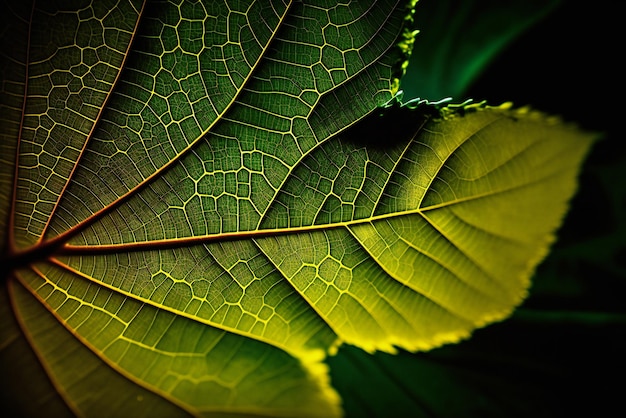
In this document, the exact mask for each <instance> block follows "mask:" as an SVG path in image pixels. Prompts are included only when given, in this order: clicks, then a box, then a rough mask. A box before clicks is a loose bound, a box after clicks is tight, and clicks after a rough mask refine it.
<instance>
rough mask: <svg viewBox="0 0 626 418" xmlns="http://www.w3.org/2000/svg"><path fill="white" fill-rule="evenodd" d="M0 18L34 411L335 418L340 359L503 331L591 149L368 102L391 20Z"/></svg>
mask: <svg viewBox="0 0 626 418" xmlns="http://www.w3.org/2000/svg"><path fill="white" fill-rule="evenodd" d="M107 3H110V4H107ZM3 14H4V15H5V16H8V18H7V23H8V24H10V25H11V29H10V32H5V36H4V37H3V44H2V45H3V49H2V52H3V54H4V57H3V58H4V61H3V67H2V85H3V89H2V91H3V95H2V103H1V104H2V106H3V107H2V118H1V120H0V122H1V123H2V125H1V126H2V131H1V132H2V133H1V134H2V147H3V148H2V151H3V154H2V158H3V161H2V162H3V163H5V164H3V167H2V171H1V172H0V174H1V177H0V185H1V190H2V193H3V196H6V199H3V200H2V203H1V211H2V212H0V215H2V218H1V222H2V229H1V230H2V250H3V255H2V262H3V269H4V271H3V280H4V283H3V290H2V292H3V296H2V297H3V300H5V301H6V302H3V303H4V306H3V312H4V311H7V312H6V314H5V315H4V316H6V317H7V319H6V324H5V320H4V319H3V327H2V330H3V331H2V335H1V336H0V337H1V339H0V341H1V345H0V347H2V361H3V364H10V363H11V362H14V361H16V359H18V358H19V359H20V361H22V362H25V361H27V360H26V359H28V361H31V362H32V361H33V358H37V361H38V362H39V363H40V364H37V365H33V366H32V367H29V369H26V370H27V371H28V373H32V375H33V379H36V380H37V382H36V386H35V387H36V391H37V393H41V394H44V395H45V396H49V397H50V398H49V399H50V400H49V401H46V402H49V404H50V405H53V407H54V408H55V411H58V413H59V414H61V413H70V412H71V413H74V414H76V415H85V416H97V415H98V414H99V413H100V412H101V411H103V410H107V411H108V413H107V415H112V416H122V415H128V414H130V415H132V416H157V415H162V416H176V415H181V416H186V415H192V416H210V417H221V416H249V415H255V416H298V417H300V416H303V417H306V416H311V417H313V416H320V417H328V416H337V415H340V414H341V408H340V400H339V397H338V395H337V394H336V393H335V391H334V389H333V388H332V387H331V386H330V384H329V378H328V373H327V366H326V365H325V364H324V363H323V362H322V360H323V359H324V358H325V357H326V356H327V355H328V354H333V353H335V352H336V351H337V349H338V347H339V346H340V345H341V344H343V343H349V344H352V345H355V346H358V347H360V348H363V349H365V350H367V351H370V352H373V351H376V350H381V351H387V352H391V353H393V352H395V350H396V347H400V348H403V349H407V350H411V351H416V350H427V349H430V348H433V347H436V346H439V345H441V344H444V343H449V342H456V341H459V340H460V339H462V338H466V337H467V336H469V334H470V333H471V331H472V330H474V329H475V328H476V327H479V326H483V325H485V324H487V323H490V322H493V321H496V320H500V319H503V318H505V317H506V316H508V315H509V314H510V313H511V311H512V310H513V309H514V307H515V306H517V305H518V304H519V303H520V302H521V300H522V299H523V298H524V296H525V294H526V290H527V288H528V285H529V280H530V276H531V274H532V272H533V270H534V268H535V266H536V264H537V263H538V262H539V261H540V260H541V258H542V257H543V256H544V255H545V253H546V252H547V250H548V246H549V244H550V243H551V242H552V241H553V239H554V230H555V229H556V228H557V227H558V226H559V223H560V220H561V218H562V216H563V214H564V212H565V210H566V207H567V201H568V199H569V198H570V197H571V196H572V194H573V193H574V191H575V179H576V175H577V171H578V167H579V165H580V162H581V161H582V159H583V157H584V155H585V153H586V152H587V150H588V148H589V146H590V144H591V142H592V138H593V136H592V135H591V134H587V133H582V132H580V131H579V130H577V129H575V128H573V127H570V126H568V125H564V124H562V123H561V122H559V121H557V120H555V119H551V118H548V117H546V116H545V115H542V114H540V113H536V112H532V111H530V110H527V109H517V110H512V109H511V108H510V106H500V107H488V106H484V105H481V104H476V105H463V106H448V107H443V106H442V105H434V104H428V103H419V104H417V105H415V106H413V105H405V106H402V105H400V104H399V103H398V102H396V101H394V100H391V99H392V98H393V97H394V94H395V93H396V90H397V86H398V77H399V76H400V75H401V71H402V70H401V69H402V65H403V62H404V61H405V60H406V58H407V52H408V50H409V49H410V44H411V36H412V32H411V28H410V25H408V23H409V22H410V21H411V7H410V5H409V6H407V5H405V4H404V3H402V4H395V3H394V2H390V3H383V2H381V3H376V4H365V3H358V4H350V5H349V6H347V5H344V4H343V3H337V4H330V5H327V6H320V5H317V4H305V3H300V2H296V3H293V4H283V3H281V2H275V3H270V2H250V3H244V4H239V3H236V2H233V3H232V4H231V3H229V2H224V3H221V2H206V4H205V3H200V2H196V3H190V2H180V3H179V4H178V3H175V2H147V3H146V4H141V3H140V2H138V1H134V2H133V1H122V0H120V1H118V2H113V1H111V2H94V4H90V3H89V2H84V4H75V5H72V6H71V7H69V6H68V7H67V9H59V8H57V6H55V5H47V4H46V5H39V4H36V5H34V6H32V7H31V6H30V5H28V6H24V5H21V4H16V5H10V7H9V8H8V10H6V13H3ZM9 33H10V34H15V36H16V38H17V41H16V42H11V40H10V37H9V35H8V34H9ZM390 100H391V101H390ZM383 105H386V106H384V107H382V108H381V106H383ZM377 109H378V110H377ZM377 112H380V113H382V116H379V115H378V113H377ZM11 316H12V317H11ZM23 346H29V347H30V348H29V350H32V352H31V351H28V352H25V353H19V352H17V350H16V347H23ZM105 382H106V383H105ZM4 390H5V391H6V390H9V389H4ZM42 396H43V395H42ZM12 402H13V405H14V407H15V408H21V409H22V410H24V411H27V410H28V408H32V406H29V405H26V404H27V403H28V398H27V397H26V398H25V397H18V398H16V399H15V400H14V401H12ZM43 405H46V403H42V406H43ZM56 413H57V412H55V414H56Z"/></svg>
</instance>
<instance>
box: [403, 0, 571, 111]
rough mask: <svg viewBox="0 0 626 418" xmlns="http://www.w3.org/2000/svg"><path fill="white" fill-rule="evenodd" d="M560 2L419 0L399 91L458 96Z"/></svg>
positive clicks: (413, 94)
mask: <svg viewBox="0 0 626 418" xmlns="http://www.w3.org/2000/svg"><path fill="white" fill-rule="evenodd" d="M560 3H562V1H561V0H550V1H543V0H533V1H528V0H519V1H507V2H502V1H498V0H487V1H486V0H483V1H480V2H476V1H473V0H437V1H422V2H420V3H419V7H418V8H417V13H416V16H415V20H416V26H417V29H418V30H419V34H418V35H417V36H416V39H415V46H414V49H413V54H412V55H411V59H410V61H409V65H408V67H407V70H406V75H405V77H404V78H403V79H402V90H404V92H405V94H406V95H407V96H409V97H421V98H424V99H428V100H440V99H442V98H444V97H454V98H455V99H457V100H459V99H462V98H463V97H464V96H465V95H466V93H467V89H468V87H469V86H470V85H471V84H472V82H473V81H475V79H476V78H477V77H478V76H479V75H480V74H481V73H482V72H483V71H484V69H485V67H486V66H487V65H489V63H491V62H492V61H493V60H494V59H495V58H496V57H497V56H498V53H500V52H501V51H503V50H504V49H505V48H506V46H508V45H510V44H511V43H512V42H513V41H514V40H515V39H516V38H518V37H519V36H520V34H522V33H524V32H525V31H527V30H528V28H530V27H532V26H533V25H534V24H536V23H537V22H540V21H541V20H542V19H544V18H545V17H546V16H547V15H549V14H550V13H551V12H552V11H553V10H554V9H555V8H556V7H557V6H558V5H559V4H560ZM519 76H520V77H523V76H524V75H523V74H521V75H519Z"/></svg>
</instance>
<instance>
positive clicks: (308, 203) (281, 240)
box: [55, 105, 592, 356]
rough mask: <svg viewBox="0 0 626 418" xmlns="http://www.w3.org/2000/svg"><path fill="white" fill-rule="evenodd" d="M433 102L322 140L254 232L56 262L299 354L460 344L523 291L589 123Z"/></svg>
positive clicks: (557, 218)
mask: <svg viewBox="0 0 626 418" xmlns="http://www.w3.org/2000/svg"><path fill="white" fill-rule="evenodd" d="M420 110H422V111H420ZM430 112H431V114H428V112H425V111H424V109H422V108H418V109H417V110H408V109H407V108H398V109H392V110H389V111H388V112H387V114H386V116H385V118H387V120H389V121H393V120H396V121H397V120H403V121H404V122H403V125H402V126H403V127H404V128H405V130H403V132H402V134H401V136H400V137H398V138H387V139H385V138H381V139H380V142H381V143H384V144H386V145H385V146H378V145H372V144H370V146H366V145H365V144H364V142H365V140H366V139H364V138H360V137H359V135H361V134H362V131H360V130H358V129H356V128H355V129H353V130H348V131H346V132H345V133H344V134H340V135H337V136H335V137H332V138H330V139H328V140H327V141H325V142H323V143H321V144H320V145H319V146H318V147H315V148H314V149H313V150H311V152H309V153H307V154H306V155H305V156H304V157H303V158H302V159H301V160H300V161H299V162H298V163H296V164H294V166H293V167H291V168H290V170H289V174H288V175H287V176H286V180H285V181H283V183H282V185H281V188H280V190H279V191H278V192H277V193H276V195H275V197H274V198H273V200H272V201H271V202H270V203H269V204H268V209H267V211H266V214H265V216H264V218H263V219H261V220H260V221H259V223H258V225H257V227H256V228H255V229H251V230H246V231H240V232H236V233H232V234H224V235H220V234H215V235H210V234H209V235H195V236H193V237H191V238H190V237H185V232H184V228H185V224H183V223H182V222H181V223H176V224H173V225H181V232H180V235H181V236H182V237H181V238H178V239H174V238H170V239H165V240H162V241H156V242H153V243H152V245H151V246H147V245H145V244H142V243H137V242H131V243H128V244H124V243H120V244H115V245H101V246H98V245H93V244H92V245H81V246H73V245H71V246H67V247H66V252H67V253H68V254H71V253H72V252H76V254H77V255H68V256H59V257H56V258H55V260H56V263H58V264H59V265H61V266H64V267H65V268H66V269H67V270H68V272H71V273H73V274H79V275H81V276H83V277H86V278H88V279H90V280H92V281H96V282H98V283H101V284H103V285H104V286H106V287H108V288H111V289H114V290H117V291H119V292H122V293H124V294H126V295H129V296H133V297H134V298H137V299H139V300H143V301H145V302H146V303H152V304H156V305H158V306H160V307H161V308H163V309H167V310H169V311H171V312H174V313H177V314H179V315H184V316H189V317H193V318H195V319H196V320H199V321H201V322H205V323H207V324H209V325H213V326H216V327H218V328H222V329H226V330H228V331H231V332H234V333H237V334H240V335H244V336H248V337H251V338H254V339H258V340H260V341H265V342H268V343H270V344H273V345H275V346H277V347H280V348H282V349H285V350H287V351H289V352H291V353H294V354H295V355H297V356H306V353H307V352H316V351H317V350H319V349H321V350H330V351H333V349H334V348H335V347H336V345H337V344H338V343H341V342H343V341H345V342H349V343H351V344H354V345H357V346H359V347H362V348H364V349H366V350H370V351H372V350H385V351H393V350H394V346H397V347H401V348H405V349H408V350H423V349H429V348H432V347H434V346H438V345H440V344H442V343H446V342H454V341H458V340H459V339H461V338H464V337H467V336H468V335H469V333H470V332H471V331H472V330H473V329H474V328H476V327H477V326H482V325H485V324H486V323H489V322H493V321H495V320H499V319H502V318H504V317H506V316H507V315H508V314H509V313H510V312H511V311H512V309H513V308H514V307H515V306H516V305H517V304H519V303H520V302H521V300H522V299H523V297H524V296H525V295H526V291H527V288H528V286H529V281H530V276H531V274H532V271H533V269H534V268H535V266H536V265H537V263H538V262H539V261H540V260H541V258H542V257H543V256H544V255H545V253H546V251H547V250H548V246H549V244H550V243H551V242H552V241H553V240H554V231H555V229H556V228H557V227H558V225H559V223H560V222H561V219H562V217H563V214H564V213H565V210H566V208H567V201H568V199H569V198H570V197H571V196H572V194H573V193H574V190H575V179H576V174H577V171H578V167H579V165H580V162H581V160H582V158H583V157H584V155H585V153H586V152H587V150H588V148H589V146H590V144H591V143H592V135H589V134H584V133H581V132H580V131H578V130H576V129H575V128H573V127H570V126H567V125H564V124H562V123H560V122H558V121H557V120H554V119H551V118H548V117H545V116H543V115H541V114H539V113H535V112H530V111H528V110H524V109H521V110H511V109H508V107H507V106H502V107H499V108H492V107H481V106H478V105H472V106H467V107H461V108H458V109H455V108H454V107H450V108H446V109H444V110H442V111H441V115H439V114H436V112H435V113H432V110H431V111H430ZM385 118H380V119H375V118H374V121H375V122H382V121H385V120H386V119H385ZM363 123H364V124H366V123H371V120H368V121H364V122H363ZM379 132H380V134H381V135H384V133H385V130H384V129H383V130H379ZM389 132H394V131H393V130H390V131H389ZM398 135H400V134H398ZM367 141H371V139H367ZM376 141H378V139H376ZM239 160H240V161H241V160H243V158H239ZM176 173H179V174H180V172H178V171H175V170H174V171H172V172H170V173H168V174H169V175H170V176H173V175H174V174H176ZM188 178H189V176H188V175H186V174H185V175H183V176H182V178H181V179H180V182H179V183H180V184H181V185H182V184H184V182H185V180H186V179H188ZM176 191H177V194H178V195H179V196H181V195H183V194H184V193H186V192H187V193H188V195H187V196H188V197H187V198H186V199H193V198H194V196H197V194H198V189H197V188H193V187H190V188H189V189H187V190H186V189H185V188H184V187H183V186H181V187H179V188H177V189H176ZM252 202H254V200H252ZM129 206H130V203H129ZM183 209H184V208H183ZM121 210H124V208H123V207H122V208H121ZM188 216H190V217H191V216H195V217H196V219H198V218H199V219H200V221H199V222H200V223H202V222H203V220H202V213H196V212H192V211H189V212H188ZM149 219H150V220H151V221H152V222H159V217H158V216H157V217H154V216H150V217H149ZM205 219H206V218H205ZM195 223H196V224H197V223H198V222H195ZM120 230H121V228H117V231H120Z"/></svg>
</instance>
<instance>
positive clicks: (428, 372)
mask: <svg viewBox="0 0 626 418" xmlns="http://www.w3.org/2000/svg"><path fill="white" fill-rule="evenodd" d="M428 3H429V2H428V1H423V2H422V4H420V6H418V7H424V8H426V7H428V6H427V5H428ZM433 3H436V2H430V6H432V7H434V6H435V5H434V4H433ZM442 7H443V6H442ZM417 10H418V11H420V10H421V9H419V8H418V9H417ZM420 13H426V12H425V11H423V10H421V11H420V12H419V13H417V15H416V16H417V20H418V21H419V15H420ZM617 16H619V13H618V12H617V9H616V6H615V5H614V4H613V3H611V2H608V1H604V0H603V1H600V2H597V3H594V4H593V5H592V6H591V5H589V4H576V3H575V2H562V4H561V5H560V6H559V7H557V8H556V9H555V10H554V11H553V12H552V13H551V14H550V15H549V16H548V17H547V18H546V19H544V20H542V21H541V22H540V23H539V24H537V25H534V26H533V27H532V28H531V29H529V30H528V31H527V32H525V33H524V35H523V36H521V37H520V38H519V39H518V40H517V41H515V42H512V43H511V44H510V45H509V46H508V47H507V48H506V49H505V51H504V52H502V53H501V54H500V55H499V56H498V57H496V58H495V59H494V60H493V62H492V64H491V65H490V66H489V67H488V68H487V70H486V71H485V72H484V73H482V75H481V76H480V77H479V78H477V79H476V81H475V82H474V83H473V84H472V85H471V86H470V87H469V89H468V90H467V91H466V93H465V94H467V96H469V97H476V98H485V99H487V100H488V101H489V102H490V103H499V102H502V101H506V100H513V101H514V103H515V104H517V105H524V104H530V105H532V106H534V107H536V108H539V109H542V110H546V111H548V112H551V113H555V114H560V115H562V116H563V117H564V118H565V119H566V120H571V121H577V122H578V123H580V124H581V125H582V126H584V127H587V128H589V129H593V130H596V131H601V132H604V133H605V138H604V140H603V141H601V142H600V143H598V144H597V145H596V146H595V147H594V149H593V151H592V153H591V155H590V157H589V159H588V160H587V162H586V164H585V166H584V168H583V172H582V174H581V178H580V188H579V192H578V194H577V195H576V197H575V198H574V199H573V201H572V209H571V211H570V213H569V214H568V216H567V218H566V221H565V223H564V226H563V227H562V229H561V230H560V231H559V241H558V242H557V243H556V244H555V246H554V248H553V250H552V252H551V254H550V255H549V257H548V258H547V259H546V260H545V261H544V262H543V263H542V265H541V266H540V267H539V269H538V271H537V273H536V275H535V278H534V284H533V288H532V291H531V295H530V297H529V298H528V299H527V300H526V302H525V303H524V305H523V306H522V307H521V308H520V309H519V310H518V311H516V313H515V314H514V316H513V318H511V319H510V320H508V321H506V322H504V323H501V324H497V325H493V326H490V327H488V328H485V329H482V330H479V331H477V332H476V333H475V334H474V336H473V337H472V339H471V340H469V341H466V342H463V343H461V344H458V345H455V346H447V347H443V348H440V349H437V350H433V351H431V352H428V353H417V354H410V353H405V352H401V353H399V355H397V356H390V355H386V354H376V355H374V356H369V355H367V354H365V353H363V352H361V351H360V350H358V349H355V348H352V347H345V348H344V349H342V350H340V352H339V354H338V355H337V356H335V357H333V358H330V359H329V360H328V363H329V364H330V366H331V372H332V379H333V385H334V386H335V387H336V388H337V389H338V390H339V392H340V393H341V395H342V397H343V398H344V406H345V409H346V411H347V416H348V417H386V416H409V417H482V418H485V417H487V418H489V417H502V416H506V417H567V416H574V415H581V414H582V415H585V414H588V415H587V416H610V415H612V414H614V411H617V410H620V409H621V408H622V406H621V403H622V401H621V396H622V394H621V392H622V389H621V386H620V385H619V383H615V382H619V381H620V378H621V376H623V372H624V371H625V370H626V367H625V366H626V362H625V361H624V358H623V353H624V352H625V351H626V308H625V305H624V302H623V295H624V294H626V262H625V261H624V260H626V216H625V214H626V184H625V183H624V182H623V179H625V178H626V154H625V153H624V150H623V148H624V147H623V145H622V142H623V141H621V135H620V137H618V132H621V129H620V130H618V123H619V121H620V120H621V119H620V118H619V117H618V112H621V111H622V110H621V106H620V99H621V97H620V94H619V91H618V87H619V85H620V84H621V81H620V80H621V79H622V77H623V75H622V74H623V73H624V71H623V64H622V63H621V62H620V60H619V57H618V55H617V54H614V53H611V52H608V51H613V52H614V51H616V49H615V48H617V46H616V45H615V43H616V42H617V41H616V40H617V39H619V36H618V30H619V25H618V22H617V19H618V17H617ZM484 18H485V19H487V17H484ZM420 28H421V29H423V30H424V36H426V35H425V32H426V30H425V28H424V25H421V27H420ZM442 30H443V28H442ZM484 30H485V31H487V30H488V29H487V28H486V27H484ZM420 36H421V35H420ZM607 43H608V45H607ZM418 44H419V38H418V41H417V42H416V45H418ZM611 45H613V47H612V48H611ZM600 46H604V47H602V48H601V47H600ZM607 46H608V48H606V47H607ZM415 54H416V55H414V56H413V60H412V63H411V65H418V64H416V62H417V61H418V56H419V49H418V48H416V49H415ZM429 59H430V57H429V56H422V57H421V61H422V62H428V61H429ZM451 71H453V72H454V71H456V72H458V71H461V69H458V68H457V69H456V70H451ZM407 74H408V75H409V76H410V74H412V69H411V68H409V70H408V72H407ZM412 82H413V80H411V79H410V78H405V79H404V80H403V86H402V88H403V89H404V90H405V100H406V99H407V98H411V97H412V96H414V95H412V94H411V95H408V97H407V95H406V91H411V90H410V88H408V87H407V85H408V84H410V83H412ZM417 83H418V84H419V83H420V81H417ZM440 93H441V95H444V94H446V92H442V91H440ZM450 93H453V92H452V91H448V92H447V94H450ZM421 96H422V97H427V96H426V95H425V94H421ZM431 98H432V97H431ZM618 138H620V139H618Z"/></svg>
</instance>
